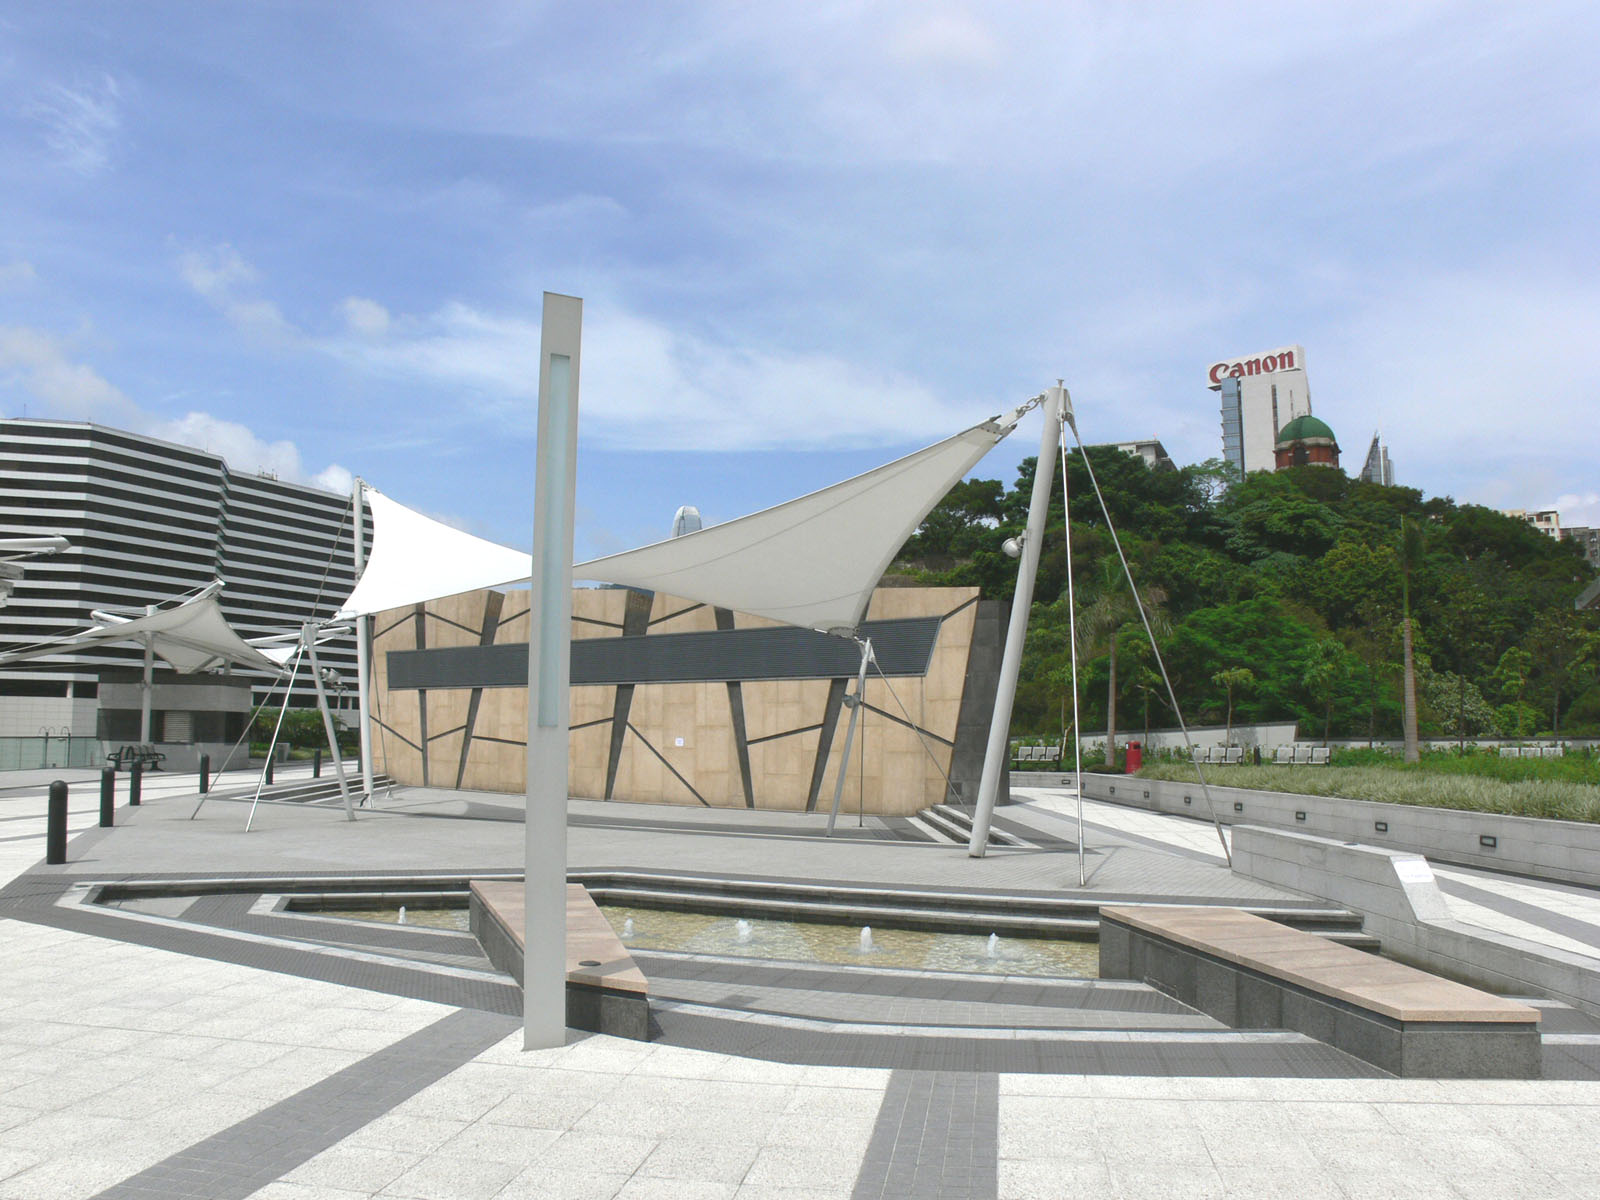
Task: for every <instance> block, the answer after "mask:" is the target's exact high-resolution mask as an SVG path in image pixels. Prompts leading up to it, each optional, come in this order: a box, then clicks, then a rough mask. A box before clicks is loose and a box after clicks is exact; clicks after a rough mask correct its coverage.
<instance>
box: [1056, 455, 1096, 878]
mask: <svg viewBox="0 0 1600 1200" xmlns="http://www.w3.org/2000/svg"><path fill="white" fill-rule="evenodd" d="M1073 432H1074V433H1076V432H1077V429H1076V428H1074V429H1073ZM1056 447H1057V449H1059V450H1060V451H1061V522H1062V527H1063V529H1064V531H1065V533H1066V540H1067V643H1068V646H1069V647H1070V650H1071V654H1070V657H1071V659H1072V775H1073V780H1074V783H1075V785H1076V791H1077V796H1078V886H1079V887H1087V886H1088V883H1089V876H1088V870H1087V868H1086V867H1085V866H1084V861H1083V856H1084V850H1083V723H1082V722H1081V721H1080V720H1079V719H1078V600H1077V596H1076V593H1075V592H1074V591H1073V586H1072V504H1071V500H1070V498H1069V497H1068V495H1067V442H1066V439H1065V438H1062V439H1060V440H1058V441H1057V443H1056Z"/></svg>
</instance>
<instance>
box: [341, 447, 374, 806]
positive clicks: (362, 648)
mask: <svg viewBox="0 0 1600 1200" xmlns="http://www.w3.org/2000/svg"><path fill="white" fill-rule="evenodd" d="M366 486H367V485H366V483H365V481H363V480H361V479H359V478H358V479H357V480H356V482H355V487H354V488H353V489H352V491H353V493H354V495H353V496H352V498H351V503H352V505H353V506H354V508H355V518H354V521H355V531H356V538H355V570H356V580H357V582H359V581H360V579H361V572H362V571H364V570H365V569H366V566H367V536H366V519H367V517H366V505H365V504H364V503H363V500H364V499H365V496H364V495H363V492H362V489H364V488H365V487H366ZM371 639H372V618H371V617H367V616H357V617H356V700H357V702H358V703H359V704H360V706H361V712H360V718H359V722H358V724H357V728H358V729H360V731H361V791H362V792H363V793H364V794H365V796H366V798H367V801H368V802H369V803H372V804H376V803H377V799H376V797H374V796H373V794H372V675H371V671H370V668H369V666H368V663H367V660H368V659H369V658H370V657H371V655H372V642H371ZM341 773H342V772H341Z"/></svg>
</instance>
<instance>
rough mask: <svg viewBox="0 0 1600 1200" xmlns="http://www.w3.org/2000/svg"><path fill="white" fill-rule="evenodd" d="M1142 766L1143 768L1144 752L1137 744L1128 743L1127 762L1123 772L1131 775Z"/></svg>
mask: <svg viewBox="0 0 1600 1200" xmlns="http://www.w3.org/2000/svg"><path fill="white" fill-rule="evenodd" d="M1142 766H1144V750H1143V748H1142V747H1140V745H1139V743H1138V742H1129V743H1128V762H1127V765H1126V766H1125V767H1123V771H1124V772H1126V773H1127V774H1129V775H1132V774H1133V773H1134V772H1135V771H1137V770H1138V769H1139V768H1140V767H1142Z"/></svg>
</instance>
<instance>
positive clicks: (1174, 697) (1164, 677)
mask: <svg viewBox="0 0 1600 1200" xmlns="http://www.w3.org/2000/svg"><path fill="white" fill-rule="evenodd" d="M1066 419H1067V424H1069V425H1071V426H1072V438H1073V440H1074V441H1075V442H1077V443H1078V452H1079V453H1080V454H1082V455H1083V465H1084V466H1085V467H1087V468H1088V470H1089V482H1090V483H1091V484H1093V485H1094V494H1095V498H1096V499H1098V500H1099V501H1100V511H1101V512H1102V513H1103V514H1104V515H1105V518H1106V528H1107V529H1108V530H1110V532H1111V544H1112V545H1113V546H1115V547H1116V548H1117V558H1119V559H1120V560H1121V561H1122V573H1123V575H1125V576H1126V577H1127V580H1128V590H1129V591H1130V592H1132V593H1133V604H1134V607H1135V608H1137V609H1138V610H1139V620H1140V621H1142V622H1143V623H1144V632H1145V636H1146V637H1147V638H1149V639H1150V649H1151V651H1152V652H1153V653H1154V654H1155V656H1156V666H1158V667H1160V668H1161V681H1162V682H1163V683H1165V684H1166V685H1167V698H1168V699H1169V700H1171V702H1172V715H1173V716H1175V717H1177V719H1178V728H1179V729H1180V730H1182V732H1183V745H1184V748H1185V749H1186V750H1187V751H1188V753H1189V761H1190V762H1192V763H1194V770H1195V774H1196V775H1197V776H1198V777H1199V779H1200V791H1201V792H1202V793H1203V794H1204V795H1205V798H1206V808H1207V810H1208V811H1209V812H1210V813H1211V824H1212V825H1214V826H1215V827H1216V830H1217V840H1218V841H1220V842H1221V843H1222V854H1223V857H1224V858H1225V859H1227V862H1228V865H1229V866H1230V867H1231V866H1233V851H1232V850H1231V849H1229V847H1228V838H1227V835H1226V834H1224V833H1223V832H1222V822H1221V820H1219V819H1218V817H1217V806H1216V804H1215V803H1213V801H1212V799H1211V788H1210V786H1209V785H1208V784H1207V783H1206V774H1205V772H1204V771H1202V770H1201V769H1200V763H1199V760H1198V759H1196V758H1195V753H1194V743H1193V742H1192V741H1190V740H1189V726H1188V724H1187V723H1186V722H1185V721H1184V719H1183V710H1182V709H1180V708H1179V707H1178V694H1177V693H1176V692H1175V691H1173V689H1172V678H1171V676H1169V675H1168V674H1167V664H1166V662H1165V661H1164V660H1163V659H1162V657H1161V647H1160V646H1158V645H1156V635H1155V630H1153V629H1152V628H1151V627H1150V616H1149V614H1148V613H1146V612H1145V610H1144V601H1143V600H1142V599H1141V598H1140V596H1139V589H1138V587H1136V586H1135V585H1134V582H1133V570H1132V569H1131V568H1130V567H1129V566H1128V556H1127V555H1126V554H1124V553H1123V551H1122V539H1121V538H1120V537H1118V536H1117V527H1116V526H1115V525H1114V524H1112V521H1111V510H1110V509H1109V508H1107V507H1106V497H1105V493H1103V492H1102V491H1101V490H1100V481H1099V480H1098V479H1096V478H1095V474H1094V464H1093V463H1092V462H1090V461H1089V450H1088V448H1087V447H1086V446H1085V445H1084V444H1083V435H1082V434H1080V433H1079V432H1078V421H1077V418H1076V417H1074V416H1073V415H1072V413H1071V412H1070V411H1068V413H1067V415H1066Z"/></svg>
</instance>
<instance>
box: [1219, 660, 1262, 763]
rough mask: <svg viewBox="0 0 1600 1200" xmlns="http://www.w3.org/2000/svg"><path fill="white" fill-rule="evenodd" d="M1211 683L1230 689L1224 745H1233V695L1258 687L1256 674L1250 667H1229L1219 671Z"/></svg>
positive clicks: (1223, 736) (1223, 738)
mask: <svg viewBox="0 0 1600 1200" xmlns="http://www.w3.org/2000/svg"><path fill="white" fill-rule="evenodd" d="M1211 682H1212V683H1214V684H1216V685H1217V686H1218V687H1222V688H1227V689H1228V727H1227V732H1225V733H1224V734H1223V735H1222V740H1223V743H1224V744H1226V745H1232V744H1233V694H1234V692H1236V691H1237V692H1248V691H1249V690H1250V689H1251V688H1253V687H1255V685H1256V673H1255V672H1254V671H1252V670H1251V669H1250V668H1249V667H1229V668H1228V669H1227V670H1225V671H1218V672H1217V673H1216V674H1215V675H1213V676H1212V677H1211Z"/></svg>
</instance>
